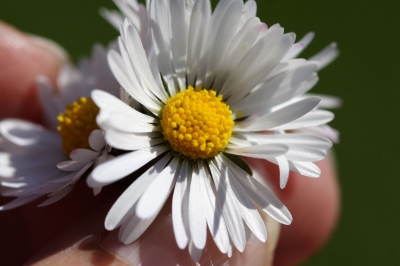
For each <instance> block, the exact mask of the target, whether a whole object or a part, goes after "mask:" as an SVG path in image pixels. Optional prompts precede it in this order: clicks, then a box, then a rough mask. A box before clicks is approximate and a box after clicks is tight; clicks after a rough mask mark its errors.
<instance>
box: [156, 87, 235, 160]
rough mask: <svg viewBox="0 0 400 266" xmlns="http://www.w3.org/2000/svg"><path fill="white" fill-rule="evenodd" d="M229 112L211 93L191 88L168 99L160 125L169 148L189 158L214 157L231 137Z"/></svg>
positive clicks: (215, 94)
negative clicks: (169, 145)
mask: <svg viewBox="0 0 400 266" xmlns="http://www.w3.org/2000/svg"><path fill="white" fill-rule="evenodd" d="M233 125H234V122H233V120H232V111H231V110H230V109H229V106H228V105H226V104H225V103H224V102H223V101H222V95H219V96H217V93H216V92H215V91H213V90H205V89H201V87H197V88H196V89H193V87H192V86H189V88H188V89H187V90H185V91H182V92H179V93H178V94H176V95H175V96H173V97H171V98H170V99H169V100H168V102H167V104H166V106H165V107H164V110H163V114H162V120H161V126H162V128H163V133H164V136H165V138H166V139H167V140H168V141H169V143H170V144H171V146H172V148H173V149H174V150H175V151H177V152H179V153H181V154H183V155H185V156H187V157H190V158H192V159H199V158H201V159H206V158H209V157H213V156H215V155H217V154H218V152H220V151H221V150H223V149H224V148H225V147H226V145H227V144H228V141H229V139H230V137H231V135H232V126H233Z"/></svg>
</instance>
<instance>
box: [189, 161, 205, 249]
mask: <svg viewBox="0 0 400 266" xmlns="http://www.w3.org/2000/svg"><path fill="white" fill-rule="evenodd" d="M200 178H206V177H204V176H203V173H201V172H200V171H199V169H198V167H197V166H196V167H194V169H193V175H192V180H191V184H190V193H189V227H190V234H191V236H192V241H193V244H194V246H195V247H196V248H198V249H203V248H204V247H205V245H206V240H207V221H206V217H205V215H204V202H203V201H204V195H202V194H201V193H200V191H201V188H200V186H201V182H200Z"/></svg>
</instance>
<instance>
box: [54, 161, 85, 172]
mask: <svg viewBox="0 0 400 266" xmlns="http://www.w3.org/2000/svg"><path fill="white" fill-rule="evenodd" d="M85 164H86V162H77V161H64V162H60V163H58V164H57V168H58V169H60V170H63V171H77V170H79V169H82V167H84V166H85Z"/></svg>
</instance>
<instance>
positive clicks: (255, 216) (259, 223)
mask: <svg viewBox="0 0 400 266" xmlns="http://www.w3.org/2000/svg"><path fill="white" fill-rule="evenodd" d="M228 169H229V168H228ZM229 170H230V169H229ZM229 172H230V173H231V172H232V171H231V170H230V171H229ZM228 182H229V185H230V188H231V189H232V192H233V194H234V195H235V197H236V199H237V202H238V205H239V207H240V213H241V216H242V218H243V220H244V221H245V222H246V224H247V226H248V227H249V229H250V230H251V232H252V233H253V234H254V235H255V236H256V237H257V238H258V239H259V240H260V241H261V242H265V241H266V240H267V230H266V229H265V225H264V222H263V220H262V219H261V216H260V214H259V213H258V211H257V209H256V208H255V207H254V205H253V203H252V202H251V200H250V198H249V196H248V195H247V193H246V191H245V190H244V189H243V188H242V186H241V185H240V183H239V182H238V181H237V180H236V179H235V178H234V177H233V176H231V175H230V177H229V178H228Z"/></svg>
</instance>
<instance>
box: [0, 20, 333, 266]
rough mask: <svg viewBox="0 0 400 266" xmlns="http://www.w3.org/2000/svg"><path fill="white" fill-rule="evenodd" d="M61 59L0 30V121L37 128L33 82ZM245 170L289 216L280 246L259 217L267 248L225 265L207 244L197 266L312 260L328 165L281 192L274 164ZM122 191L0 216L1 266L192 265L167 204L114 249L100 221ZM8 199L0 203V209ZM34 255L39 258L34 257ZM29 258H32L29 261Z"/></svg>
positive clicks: (322, 221) (327, 222)
mask: <svg viewBox="0 0 400 266" xmlns="http://www.w3.org/2000/svg"><path fill="white" fill-rule="evenodd" d="M50 47H52V48H50ZM64 60H65V55H63V53H62V52H61V50H60V49H59V48H55V46H49V44H45V42H43V41H38V39H32V38H31V37H28V36H26V35H24V34H22V33H19V32H17V31H16V30H15V29H12V28H10V27H9V26H7V25H5V24H4V23H1V24H0V118H5V117H19V118H24V119H27V120H31V121H34V122H38V123H40V122H41V110H40V106H39V104H38V101H37V99H36V94H35V89H34V88H35V78H36V76H37V75H39V74H43V75H46V76H47V77H49V78H50V80H51V81H53V82H54V81H55V79H56V76H57V73H58V69H59V66H60V65H61V64H62V63H63V61H64ZM250 163H251V164H252V167H257V168H259V170H260V171H261V172H262V173H264V175H265V176H272V177H274V178H272V179H271V180H269V182H271V183H272V185H273V186H274V188H275V190H276V192H277V194H278V197H279V198H280V199H281V200H282V202H283V203H284V204H285V205H286V206H287V207H288V209H289V210H290V211H291V213H292V215H293V217H294V220H293V223H292V225H289V226H282V227H281V234H280V236H279V241H278V235H279V225H278V224H276V223H275V222H274V221H273V220H272V219H270V218H268V217H265V216H264V219H265V222H266V224H267V230H268V234H269V239H268V241H267V242H266V243H261V242H259V241H258V240H256V241H255V242H253V243H252V244H248V246H247V247H246V249H245V251H244V252H243V253H239V252H237V251H235V252H234V254H233V256H232V258H230V259H228V258H227V257H226V256H225V255H224V254H221V253H220V252H219V251H218V250H217V248H216V247H215V245H214V243H213V242H212V241H208V242H207V246H206V248H205V250H204V254H203V257H202V260H201V261H200V264H203V263H204V264H206V263H209V261H210V260H211V261H212V262H213V264H214V265H219V264H222V263H224V262H225V261H229V264H233V265H257V264H259V265H269V264H271V261H272V258H273V256H274V255H275V258H274V260H275V263H274V265H293V264H297V263H299V262H301V261H303V260H304V259H306V258H307V257H309V256H310V255H312V254H313V253H315V252H316V251H317V250H318V249H319V248H320V247H321V246H322V244H323V243H324V242H325V241H326V240H327V239H328V237H329V235H330V233H331V231H332V229H333V228H334V225H335V222H336V218H337V215H338V209H339V192H338V186H337V183H336V182H337V181H336V175H335V170H334V167H333V164H332V162H331V161H330V160H329V158H328V159H325V160H324V161H321V162H319V163H317V165H318V166H319V167H320V168H321V170H322V175H321V177H320V178H319V179H316V180H311V179H310V178H307V177H303V176H300V175H298V174H296V173H292V174H291V177H290V181H289V182H288V185H287V187H286V188H285V189H284V190H280V189H279V185H278V184H277V182H278V178H276V177H277V176H278V173H277V168H276V167H275V166H274V165H272V164H269V163H265V161H255V160H254V161H251V162H250ZM123 189H124V188H123V187H121V186H118V185H117V184H116V185H112V186H109V187H106V188H104V190H103V191H102V192H101V193H100V195H99V196H96V197H94V196H93V195H92V191H91V189H89V188H87V187H86V184H85V182H80V184H78V186H77V188H75V189H74V190H73V191H72V192H71V194H70V195H68V196H67V197H66V198H64V199H63V200H61V201H59V202H57V203H56V204H53V205H50V206H47V207H44V208H37V207H36V205H37V204H38V203H37V202H33V203H31V204H28V205H26V206H24V207H20V208H18V209H16V210H11V211H6V212H1V213H0V223H1V225H2V226H1V227H0V235H1V236H2V239H3V241H2V242H1V243H2V244H1V250H2V251H1V261H2V262H3V263H5V264H6V265H20V264H22V263H24V262H25V261H26V260H27V259H29V258H31V259H30V263H31V264H33V263H38V264H40V263H43V264H45V263H47V264H51V265H57V264H59V265H76V264H95V265H124V263H125V262H124V261H127V262H131V263H133V264H139V263H142V264H143V265H146V264H147V265H155V264H160V263H162V264H163V265H168V264H170V263H174V264H173V265H176V263H178V264H180V265H187V264H189V263H193V262H192V260H191V259H190V257H189V255H188V253H187V252H186V251H185V250H184V251H181V250H179V248H178V247H177V246H176V244H175V239H174V237H173V232H172V224H171V218H170V217H169V214H170V205H171V204H168V203H167V204H165V207H164V210H163V211H162V212H161V213H160V214H159V216H158V218H157V219H156V220H155V222H153V224H152V225H151V226H150V228H149V229H148V230H147V232H145V233H144V234H143V236H142V237H141V238H140V239H139V240H138V241H136V242H134V243H132V244H130V245H123V244H122V243H119V242H118V241H117V239H116V232H111V233H109V232H106V230H105V229H104V226H103V221H104V217H105V215H106V213H107V211H108V210H109V208H110V207H111V205H112V203H113V202H114V201H115V200H116V198H117V197H118V196H119V195H120V194H121V192H122V191H123ZM8 200H9V199H5V198H1V202H0V203H1V204H3V203H4V202H6V201H8ZM208 239H211V237H208ZM277 241H278V244H277V248H276V250H275V244H276V242H277ZM39 250H41V252H40V253H38V254H36V253H37V252H38V251H39ZM108 251H110V252H112V254H111V253H109V252H108ZM34 254H36V256H34V257H32V256H33V255H34ZM114 254H118V256H119V257H120V258H122V260H121V259H119V258H117V257H116V256H115V255H114ZM161 259H162V261H160V260H161ZM123 260H124V261H123ZM268 263H269V264H268Z"/></svg>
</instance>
